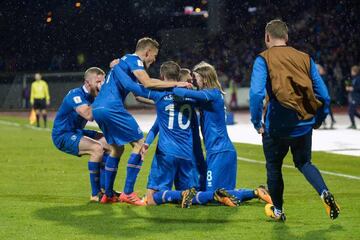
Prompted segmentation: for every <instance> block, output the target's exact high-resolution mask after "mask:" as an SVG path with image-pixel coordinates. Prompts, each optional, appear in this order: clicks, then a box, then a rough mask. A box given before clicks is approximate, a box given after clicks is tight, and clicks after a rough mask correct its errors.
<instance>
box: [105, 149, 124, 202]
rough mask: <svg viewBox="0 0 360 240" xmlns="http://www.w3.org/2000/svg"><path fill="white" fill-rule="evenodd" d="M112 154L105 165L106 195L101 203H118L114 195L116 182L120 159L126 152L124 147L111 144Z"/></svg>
mask: <svg viewBox="0 0 360 240" xmlns="http://www.w3.org/2000/svg"><path fill="white" fill-rule="evenodd" d="M109 146H110V154H109V156H108V157H107V159H106V163H105V195H104V196H103V198H102V200H101V203H108V202H117V201H118V200H117V196H115V195H114V191H113V189H114V182H115V178H116V174H117V170H118V166H119V161H120V157H121V155H122V154H123V152H124V146H118V145H116V144H111V145H109Z"/></svg>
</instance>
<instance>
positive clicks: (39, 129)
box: [0, 120, 51, 132]
mask: <svg viewBox="0 0 360 240" xmlns="http://www.w3.org/2000/svg"><path fill="white" fill-rule="evenodd" d="M0 124H2V125H6V126H12V127H26V128H30V129H32V130H36V131H46V132H51V129H50V128H38V127H35V126H32V125H30V124H24V125H22V124H20V123H13V122H9V121H5V120H0Z"/></svg>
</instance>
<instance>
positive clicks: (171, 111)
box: [165, 104, 192, 130]
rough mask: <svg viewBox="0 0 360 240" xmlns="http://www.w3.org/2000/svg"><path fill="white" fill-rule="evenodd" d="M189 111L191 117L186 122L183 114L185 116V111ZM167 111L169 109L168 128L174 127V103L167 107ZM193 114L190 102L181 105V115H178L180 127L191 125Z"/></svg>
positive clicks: (185, 127)
mask: <svg viewBox="0 0 360 240" xmlns="http://www.w3.org/2000/svg"><path fill="white" fill-rule="evenodd" d="M186 110H187V111H188V112H189V117H188V119H187V121H186V123H185V124H184V123H183V116H184V112H185V111H186ZM165 111H169V124H168V129H173V128H174V116H175V114H174V104H169V105H167V106H166V107H165ZM191 115H192V111H191V107H190V105H189V104H184V105H182V106H181V108H180V110H179V115H178V124H179V127H180V128H181V129H184V130H185V129H187V128H188V127H189V126H190V119H191Z"/></svg>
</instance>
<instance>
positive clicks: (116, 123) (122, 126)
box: [93, 107, 144, 146]
mask: <svg viewBox="0 0 360 240" xmlns="http://www.w3.org/2000/svg"><path fill="white" fill-rule="evenodd" d="M93 117H94V119H95V121H96V122H97V124H98V125H99V127H100V129H101V130H102V132H103V133H104V137H105V139H106V141H107V143H108V144H116V145H118V146H122V145H125V144H127V143H130V142H136V141H138V140H140V139H142V138H143V137H144V135H143V133H142V131H141V129H140V127H139V125H138V124H137V122H136V121H135V119H134V117H133V116H131V114H130V113H129V112H128V111H126V109H124V108H123V109H110V108H105V107H103V108H96V109H93Z"/></svg>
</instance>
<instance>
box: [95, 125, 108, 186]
mask: <svg viewBox="0 0 360 240" xmlns="http://www.w3.org/2000/svg"><path fill="white" fill-rule="evenodd" d="M94 139H96V140H97V141H99V142H100V143H101V145H102V146H103V148H104V154H103V157H102V162H101V164H100V187H101V189H102V190H103V191H104V192H105V164H106V159H107V158H108V156H109V154H110V145H109V144H108V143H107V142H106V139H105V137H104V134H103V133H101V132H96V134H95V136H94Z"/></svg>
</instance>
